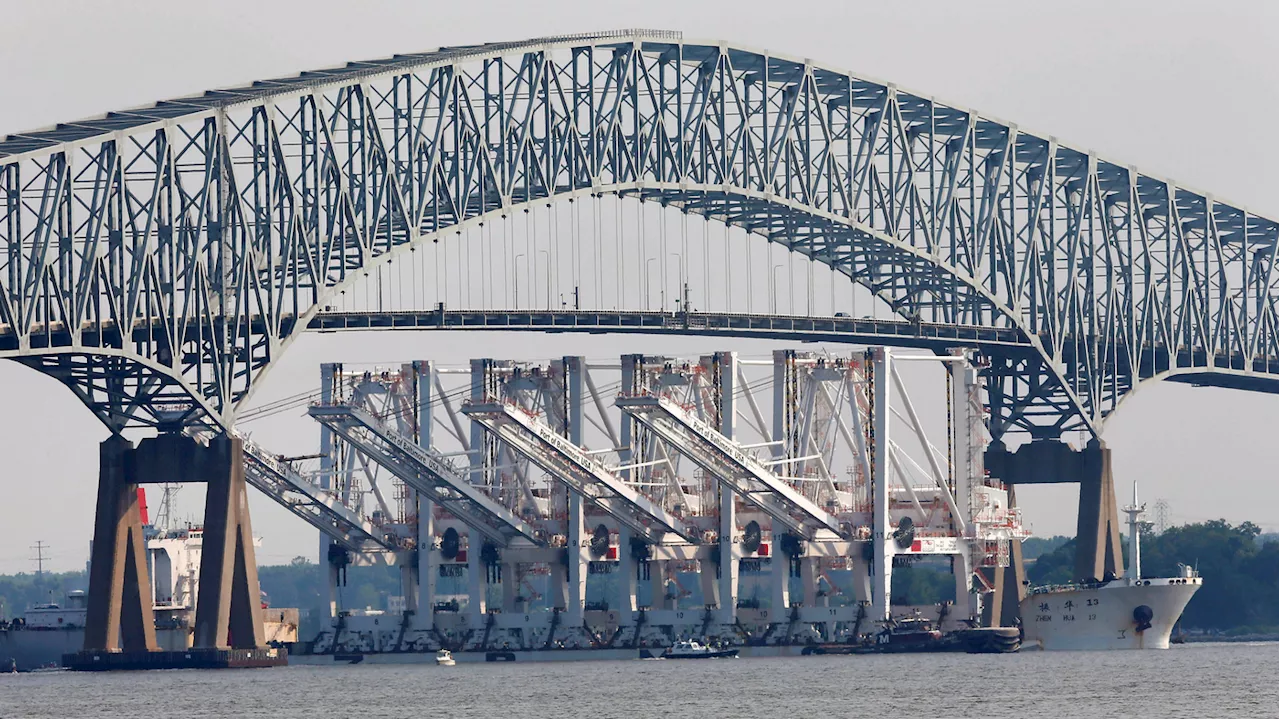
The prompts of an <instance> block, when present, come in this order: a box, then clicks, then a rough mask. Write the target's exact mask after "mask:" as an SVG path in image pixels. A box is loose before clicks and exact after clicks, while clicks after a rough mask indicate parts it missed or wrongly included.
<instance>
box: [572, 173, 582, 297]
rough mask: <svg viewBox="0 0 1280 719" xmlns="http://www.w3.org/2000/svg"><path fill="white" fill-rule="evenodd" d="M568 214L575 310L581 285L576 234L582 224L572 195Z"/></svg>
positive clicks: (580, 256)
mask: <svg viewBox="0 0 1280 719" xmlns="http://www.w3.org/2000/svg"><path fill="white" fill-rule="evenodd" d="M569 214H570V215H571V217H570V224H569V234H570V238H569V239H570V245H571V247H572V249H570V250H569V267H570V268H571V269H572V270H573V272H572V275H573V297H574V299H575V301H574V303H573V305H574V307H573V308H574V309H575V310H576V309H578V302H577V301H576V299H577V296H578V292H579V288H580V287H581V285H582V248H581V247H580V246H579V245H578V235H579V234H580V232H579V230H580V229H581V226H582V213H581V212H579V210H578V205H577V204H575V203H574V201H573V198H572V197H571V198H569Z"/></svg>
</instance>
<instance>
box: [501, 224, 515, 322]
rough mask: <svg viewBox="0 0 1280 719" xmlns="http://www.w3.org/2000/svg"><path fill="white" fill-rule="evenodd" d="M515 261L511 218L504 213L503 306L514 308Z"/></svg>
mask: <svg viewBox="0 0 1280 719" xmlns="http://www.w3.org/2000/svg"><path fill="white" fill-rule="evenodd" d="M513 265H514V260H513V259H512V256H511V218H510V217H509V216H508V215H507V213H505V212H504V213H502V306H503V307H508V308H513V307H515V305H513V304H511V274H512V272H511V270H512V269H513Z"/></svg>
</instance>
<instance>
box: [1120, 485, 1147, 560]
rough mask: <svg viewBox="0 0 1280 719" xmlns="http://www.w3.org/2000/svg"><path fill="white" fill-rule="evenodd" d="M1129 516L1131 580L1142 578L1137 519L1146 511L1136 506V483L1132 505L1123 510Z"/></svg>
mask: <svg viewBox="0 0 1280 719" xmlns="http://www.w3.org/2000/svg"><path fill="white" fill-rule="evenodd" d="M1121 511H1123V512H1124V513H1125V514H1127V515H1129V574H1130V575H1131V576H1132V578H1133V579H1135V580H1137V579H1141V578H1142V543H1141V541H1140V540H1139V539H1138V534H1139V531H1138V517H1141V516H1142V513H1143V512H1145V511H1147V505H1145V504H1143V505H1142V506H1138V482H1137V480H1134V483H1133V504H1130V505H1129V506H1127V507H1125V508H1124V509H1123V510H1121Z"/></svg>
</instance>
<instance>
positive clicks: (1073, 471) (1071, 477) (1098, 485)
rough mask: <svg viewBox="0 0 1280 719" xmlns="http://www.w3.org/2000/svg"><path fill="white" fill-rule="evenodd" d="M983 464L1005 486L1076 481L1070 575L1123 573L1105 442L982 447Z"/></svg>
mask: <svg viewBox="0 0 1280 719" xmlns="http://www.w3.org/2000/svg"><path fill="white" fill-rule="evenodd" d="M986 466H987V467H988V468H989V469H990V470H991V475H992V476H993V477H997V478H999V479H1001V480H1003V481H1004V482H1005V483H1007V484H1010V485H1017V484H1060V483H1067V482H1071V483H1076V484H1079V485H1080V506H1079V510H1078V513H1077V516H1076V563H1075V578H1076V579H1084V580H1096V579H1105V578H1107V577H1108V576H1112V577H1118V576H1120V575H1121V574H1123V573H1124V564H1123V559H1122V555H1121V548H1120V521H1119V518H1118V514H1117V511H1116V492H1115V483H1114V480H1113V479H1112V475H1111V450H1110V449H1109V448H1107V446H1106V445H1105V444H1103V443H1102V442H1100V441H1099V440H1097V439H1094V440H1091V441H1090V442H1089V444H1088V445H1086V446H1085V448H1084V449H1081V450H1073V449H1072V448H1071V447H1070V446H1069V445H1067V444H1066V443H1065V442H1060V441H1056V440H1036V441H1034V442H1031V443H1029V444H1024V445H1022V446H1021V447H1019V448H1018V450H1017V451H1016V452H1010V451H1008V450H1007V449H1005V448H1004V446H1003V445H1001V444H1000V443H996V444H994V445H993V446H992V447H991V449H988V450H987V453H986ZM1011 559H1012V557H1011Z"/></svg>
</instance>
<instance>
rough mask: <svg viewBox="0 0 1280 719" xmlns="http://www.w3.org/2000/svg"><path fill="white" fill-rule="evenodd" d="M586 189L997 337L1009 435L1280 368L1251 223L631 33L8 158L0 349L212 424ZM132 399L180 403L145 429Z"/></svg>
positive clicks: (231, 95)
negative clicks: (496, 233)
mask: <svg viewBox="0 0 1280 719" xmlns="http://www.w3.org/2000/svg"><path fill="white" fill-rule="evenodd" d="M604 194H620V195H626V196H631V197H637V198H640V199H642V200H646V201H654V202H659V203H662V204H664V205H669V206H672V207H675V208H679V209H681V210H683V211H686V212H693V213H699V214H704V215H706V216H709V217H711V218H713V219H716V220H720V221H724V222H727V223H730V224H732V225H734V226H738V227H742V228H745V229H746V230H748V231H749V232H753V233H757V234H760V235H764V236H766V237H768V238H769V239H771V240H773V241H776V242H778V243H781V244H783V245H785V246H786V247H788V248H790V249H791V250H793V251H794V252H797V253H801V254H803V255H805V256H808V257H811V258H814V259H816V260H818V261H821V262H824V263H826V264H829V265H830V266H832V267H834V268H836V269H837V270H838V271H840V272H842V273H845V274H847V275H848V276H849V277H851V278H852V279H853V280H854V281H855V282H858V283H861V284H863V285H865V286H867V287H869V288H870V289H871V290H872V291H873V292H874V293H875V294H876V295H878V296H879V297H880V298H881V299H883V300H884V301H885V302H887V303H888V304H889V305H890V306H891V307H892V308H893V309H894V310H895V311H896V312H897V313H899V314H900V315H902V316H903V317H906V318H908V319H910V320H912V321H915V322H932V323H941V324H955V325H976V326H988V327H997V328H1008V329H1014V330H1017V331H1018V332H1019V333H1020V334H1021V336H1022V337H1023V338H1024V340H1025V351H1022V352H1020V353H1019V352H1012V353H1011V352H1009V351H1008V350H1007V348H1006V349H1003V350H1000V352H1001V353H1002V354H1001V355H1000V358H998V359H999V363H1000V365H1001V366H1002V367H1006V368H1011V369H1009V371H1008V372H1007V373H1006V374H1003V375H999V378H1000V379H1001V381H1002V382H1003V383H1004V384H1005V385H1006V388H1005V390H1004V391H1003V392H1002V396H1003V397H1005V398H1007V399H1008V401H1007V402H1006V403H1005V405H1002V406H1001V409H1000V417H999V419H998V422H1003V423H1005V424H1006V425H1008V426H1009V427H1017V428H1021V429H1027V430H1031V431H1033V432H1035V433H1039V434H1042V435H1043V434H1054V433H1059V432H1061V431H1064V430H1068V429H1089V430H1095V431H1096V429H1097V424H1098V422H1099V421H1100V420H1101V418H1102V417H1104V416H1105V415H1106V414H1107V413H1108V412H1109V411H1110V410H1111V409H1113V408H1114V407H1115V405H1116V403H1117V402H1118V401H1119V400H1120V398H1121V397H1123V396H1124V394H1125V393H1126V392H1128V391H1129V390H1130V389H1132V388H1133V387H1134V385H1135V384H1136V383H1137V382H1138V381H1139V380H1141V379H1144V378H1149V377H1156V376H1171V375H1177V374H1181V375H1191V376H1194V377H1196V378H1197V381H1203V382H1210V383H1220V384H1231V385H1239V386H1247V387H1259V388H1273V387H1274V385H1275V381H1276V378H1277V375H1278V374H1280V373H1278V369H1277V355H1278V354H1280V351H1278V345H1277V312H1276V301H1277V277H1276V272H1275V265H1276V262H1275V259H1276V239H1277V223H1276V221H1275V220H1274V219H1272V218H1268V217H1263V216H1260V215H1257V214H1255V213H1251V212H1249V211H1247V210H1245V209H1243V208H1240V207H1236V206H1232V205H1230V204H1225V203H1222V202H1219V201H1217V200H1215V199H1214V198H1213V197H1212V196H1209V195H1206V194H1203V193H1198V192H1194V191H1191V190H1188V189H1186V188H1183V187H1179V186H1177V185H1174V184H1173V183H1171V182H1169V181H1166V180H1163V179H1159V178H1156V177H1152V176H1150V175H1145V174H1142V173H1140V172H1138V171H1136V170H1135V169H1134V168H1131V167H1125V166H1121V165H1118V164H1114V163H1110V162H1107V161H1105V160H1103V159H1101V158H1098V157H1096V156H1095V155H1093V154H1092V153H1088V152H1084V151H1080V150H1077V149H1074V148H1071V147H1068V146H1066V145H1062V144H1060V143H1058V141H1057V140H1056V139H1054V138H1052V137H1047V136H1041V135H1035V134H1032V133H1028V132H1023V131H1021V130H1020V129H1019V128H1017V127H1016V126H1013V125H1009V124H1006V123H1002V122H998V121H995V120H992V119H989V118H986V117H983V116H981V115H979V114H978V113H976V112H973V111H970V110H966V109H963V108H959V107H955V106H952V105H947V104H944V103H940V102H937V101H935V100H933V99H931V98H928V97H924V96H920V95H915V94H911V93H907V92H904V91H902V90H900V89H898V88H897V87H895V86H893V85H889V84H884V83H880V82H875V81H870V80H865V79H861V78H859V77H856V76H854V75H851V74H848V73H846V72H841V71H837V70H832V69H827V68H823V67H820V66H817V65H815V64H813V63H811V62H809V61H807V60H800V59H794V58H789V57H783V56H777V55H772V54H767V53H762V52H757V51H751V50H746V49H740V48H736V47H731V46H728V45H724V44H705V43H685V42H683V41H682V39H681V37H680V35H679V34H678V33H671V32H661V31H648V30H627V31H619V32H611V33H601V34H588V35H580V36H571V37H555V38H543V39H537V40H532V41H527V42H514V43H498V44H491V45H482V46H474V47H462V48H446V49H441V50H437V51H435V52H429V53H423V54H417V55H402V56H396V57H393V58H390V59H386V60H379V61H373V62H358V63H350V64H348V65H346V66H344V67H340V68H334V69H330V70H321V71H316V72H307V73H303V74H301V75H299V76H297V77H290V78H282V79H277V80H270V81H264V82H257V83H254V84H252V85H248V86H245V87H239V88H233V89H227V90H216V91H210V92H207V93H204V94H202V95H197V96H192V97H186V98H181V99H178V100H173V101H167V102H161V103H158V104H156V105H153V106H150V107H145V108H139V109H135V110H130V111H127V112H115V113H110V114H107V115H105V116H103V117H99V118H95V119H90V120H85V121H80V122H74V123H66V124H61V125H58V126H56V127H53V128H50V129H46V130H42V131H38V132H31V133H22V134H16V135H11V136H9V137H7V138H5V139H4V140H3V141H2V142H0V356H6V357H16V358H18V359H20V360H22V361H25V362H28V363H30V364H33V365H35V366H37V367H38V368H40V369H43V370H46V371H51V372H53V373H55V374H57V375H58V376H60V377H61V378H62V379H63V380H64V381H65V382H67V383H68V384H70V385H72V386H73V387H75V388H77V391H79V393H80V395H81V397H82V398H83V399H84V400H85V401H86V403H88V404H89V405H90V407H91V408H93V409H94V410H95V411H96V412H97V413H98V415H99V416H100V417H101V418H102V419H103V420H104V421H105V422H107V423H108V424H109V425H111V426H112V427H123V426H127V425H129V424H149V425H156V424H165V423H167V422H169V423H172V422H178V423H186V424H190V423H193V422H195V423H207V424H209V425H210V426H215V427H216V426H218V425H221V426H224V427H225V426H229V425H230V424H231V423H232V422H233V421H234V415H235V411H236V407H237V406H239V405H241V404H243V402H244V400H245V399H246V398H247V396H248V395H249V393H250V391H251V389H252V388H253V386H254V384H255V382H256V381H257V379H258V377H260V376H261V375H262V373H263V372H264V371H266V370H267V368H268V366H269V365H270V364H271V362H272V361H273V360H274V359H275V358H276V357H277V356H278V355H279V354H280V352H281V351H282V350H283V349H284V348H285V347H286V345H287V344H288V342H289V341H290V339H291V338H292V337H293V336H295V335H296V334H297V332H298V331H300V329H301V328H302V327H305V326H306V324H307V323H308V322H310V321H311V319H312V318H313V317H314V316H315V314H316V313H317V312H318V311H320V310H321V309H322V308H323V306H324V305H325V302H326V300H327V299H328V298H329V297H331V296H333V295H334V294H335V293H336V292H338V291H339V290H340V289H341V288H342V287H345V286H346V285H348V284H350V283H351V282H353V281H354V280H355V278H356V277H357V275H359V274H360V271H361V270H364V269H368V268H369V267H371V266H373V265H375V264H377V263H379V262H383V261H386V260H387V259H388V258H389V257H390V256H391V255H393V254H395V253H397V252H400V251H405V250H407V249H408V248H410V247H411V246H415V245H418V244H421V243H426V242H430V241H432V239H434V238H436V237H438V236H439V235H440V233H444V232H447V231H452V230H455V229H458V228H461V227H463V226H465V225H474V224H478V223H480V222H483V221H484V220H485V219H488V218H490V217H491V216H494V217H496V216H497V215H499V214H501V213H504V212H505V213H509V212H512V211H513V210H516V211H518V210H519V209H520V208H521V206H528V205H527V203H534V202H544V201H547V200H551V199H556V198H566V197H574V196H577V197H579V198H585V197H589V196H601V195H604ZM55 370H56V371H55ZM64 370H65V371H64ZM122 372H124V373H126V374H128V378H122V377H121V373H122ZM153 390H158V391H161V392H169V393H172V392H174V391H176V392H177V393H178V394H179V395H181V394H186V395H189V396H188V397H186V399H185V405H182V403H179V404H180V405H181V406H172V402H169V401H168V400H166V402H167V404H166V409H165V410H164V411H157V409H156V401H157V400H159V399H160V397H161V396H162V395H156V394H154V392H153ZM1038 412H1039V414H1037V413H1038ZM1037 417H1038V419H1036V418H1037ZM1046 418H1047V419H1046Z"/></svg>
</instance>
